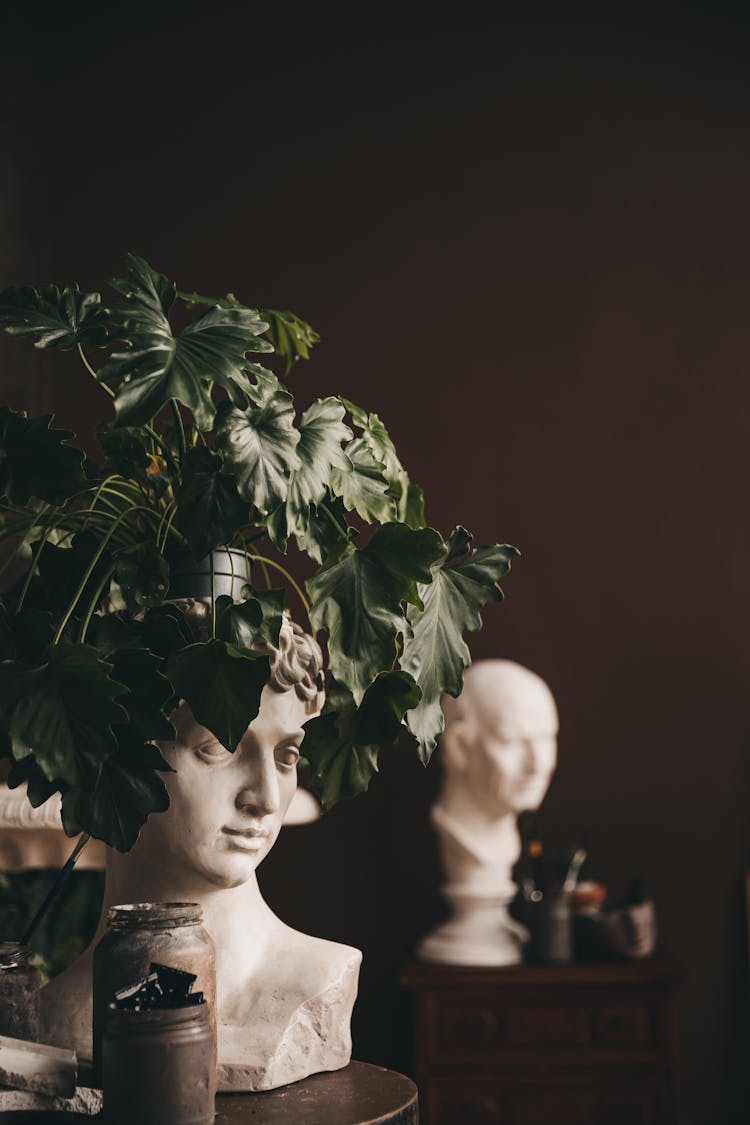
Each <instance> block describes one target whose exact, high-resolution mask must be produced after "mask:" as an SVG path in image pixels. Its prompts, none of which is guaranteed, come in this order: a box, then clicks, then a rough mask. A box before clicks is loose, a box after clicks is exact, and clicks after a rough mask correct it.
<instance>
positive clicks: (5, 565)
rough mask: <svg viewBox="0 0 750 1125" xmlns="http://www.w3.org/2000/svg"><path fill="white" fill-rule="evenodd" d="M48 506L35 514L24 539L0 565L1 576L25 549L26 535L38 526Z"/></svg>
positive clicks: (24, 534)
mask: <svg viewBox="0 0 750 1125" xmlns="http://www.w3.org/2000/svg"><path fill="white" fill-rule="evenodd" d="M48 507H49V505H45V507H44V508H42V510H41V511H39V512H37V514H36V515H35V516H34V518H33V520H32V521H31V523H30V524H29V525H28V527H27V528H26V530H25V531H24V533H23V537H22V539H21V541H20V543H17V544H16V546H15V547H14V548H13V550H12V551H11V553H10V554H9V555H8V557H7V559H6V560H5V562H4V563H3V565H2V566H0V576H1V575H3V574H5V571H6V570H7V569H8V567H9V566H10V564H11V563H12V562H13V560H14V559H15V558H17V556H18V554H19V553H20V552H21V551H22V550H23V548H24V545H25V543H26V537H27V535H28V534H29V532H30V531H31V530H32V529H33V528H34V527H36V525H37V523H38V521H39V518H40V516H42V515H44V513H45V511H46V510H47V509H48Z"/></svg>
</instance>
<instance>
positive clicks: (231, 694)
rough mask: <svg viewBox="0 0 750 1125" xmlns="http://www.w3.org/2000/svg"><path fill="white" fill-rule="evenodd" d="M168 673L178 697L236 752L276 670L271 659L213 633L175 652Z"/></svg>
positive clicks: (170, 659)
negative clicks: (236, 645)
mask: <svg viewBox="0 0 750 1125" xmlns="http://www.w3.org/2000/svg"><path fill="white" fill-rule="evenodd" d="M166 671H167V676H168V677H169V679H170V681H171V683H172V687H173V688H174V691H175V693H176V695H177V696H178V697H180V698H181V699H184V700H185V701H186V702H187V703H189V704H190V708H191V710H192V712H193V715H194V716H195V718H196V720H197V721H198V722H199V723H201V725H202V726H204V727H207V728H208V729H209V730H210V731H212V732H213V734H215V735H216V737H217V738H218V740H219V742H221V744H222V746H225V747H226V749H227V750H230V751H232V752H234V750H235V748H236V746H237V744H238V743H239V741H240V739H241V738H242V736H243V735H244V733H245V731H246V730H247V728H248V727H249V725H250V723H251V722H252V721H253V719H254V718H255V717H256V715H257V714H258V711H259V710H260V697H261V693H262V691H263V688H264V687H265V685H266V684H267V683H268V680H269V677H270V674H271V665H270V660H269V658H268V657H267V656H261V655H259V654H258V653H248V652H240V650H239V649H236V648H234V646H233V645H229V644H227V643H226V642H225V641H221V640H218V639H216V638H212V639H211V640H210V641H206V642H205V643H202V644H194V645H189V646H188V647H187V648H185V649H182V650H181V651H179V652H175V653H173V654H172V656H171V657H170V658H169V660H168V661H167V668H166Z"/></svg>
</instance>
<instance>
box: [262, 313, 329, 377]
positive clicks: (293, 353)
mask: <svg viewBox="0 0 750 1125" xmlns="http://www.w3.org/2000/svg"><path fill="white" fill-rule="evenodd" d="M259 315H260V316H262V317H263V319H264V320H265V321H266V322H267V323H268V328H267V330H266V336H267V337H268V339H269V340H270V341H271V343H272V344H273V349H274V351H275V352H276V355H278V356H280V357H281V358H282V359H284V360H286V372H287V374H289V372H290V371H291V369H292V367H293V366H294V364H295V363H296V362H297V360H298V359H309V358H310V348H311V347H313V345H314V344H317V343H318V341H319V340H320V336H319V335H318V333H317V332H316V331H315V329H314V328H312V327H311V326H310V325H309V324H307V323H306V322H305V321H304V320H301V319H300V318H299V317H298V316H295V314H294V313H293V312H278V311H277V310H276V309H260V310H259Z"/></svg>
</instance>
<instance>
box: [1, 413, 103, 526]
mask: <svg viewBox="0 0 750 1125" xmlns="http://www.w3.org/2000/svg"><path fill="white" fill-rule="evenodd" d="M51 421H52V416H51V415H49V414H45V415H42V417H40V418H27V417H26V413H25V412H17V411H15V410H10V409H9V408H8V407H7V406H0V497H2V496H5V497H6V498H7V499H8V500H9V501H10V503H11V504H27V503H28V502H29V500H30V499H31V497H37V499H39V500H46V501H47V502H48V503H50V504H59V503H61V502H62V501H63V500H67V499H68V497H70V496H72V495H73V493H74V492H77V491H78V490H79V489H80V488H83V487H84V485H85V483H86V482H85V477H84V475H83V458H84V455H83V453H82V451H81V450H80V449H75V448H74V447H73V446H72V445H66V444H65V443H66V442H67V441H68V440H69V439H70V438H72V437H75V434H74V433H72V432H71V431H70V430H52V429H50V423H51Z"/></svg>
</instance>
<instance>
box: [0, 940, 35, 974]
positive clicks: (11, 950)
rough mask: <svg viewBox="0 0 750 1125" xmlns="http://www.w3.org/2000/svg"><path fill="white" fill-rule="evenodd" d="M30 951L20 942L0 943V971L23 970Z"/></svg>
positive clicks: (27, 961)
mask: <svg viewBox="0 0 750 1125" xmlns="http://www.w3.org/2000/svg"><path fill="white" fill-rule="evenodd" d="M30 955H31V950H30V949H29V947H28V945H21V943H20V941H0V969H25V968H26V966H27V965H28V963H29V956H30Z"/></svg>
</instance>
